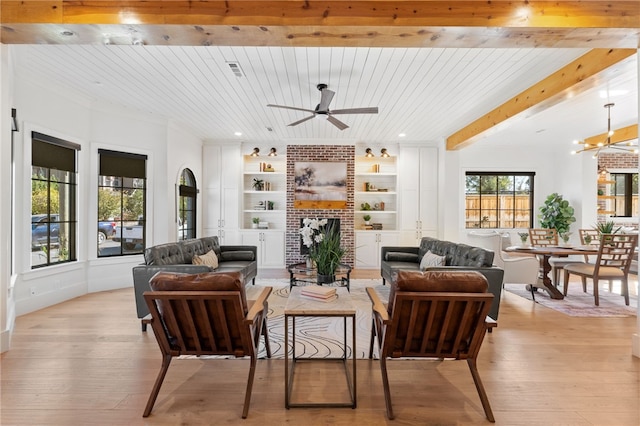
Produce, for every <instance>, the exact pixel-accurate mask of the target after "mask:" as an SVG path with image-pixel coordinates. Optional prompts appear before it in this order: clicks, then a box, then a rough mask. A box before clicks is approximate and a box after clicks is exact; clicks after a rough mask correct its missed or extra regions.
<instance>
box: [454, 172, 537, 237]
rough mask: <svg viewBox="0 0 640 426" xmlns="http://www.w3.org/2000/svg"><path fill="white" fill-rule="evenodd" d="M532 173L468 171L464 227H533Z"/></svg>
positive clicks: (466, 176) (533, 174)
mask: <svg viewBox="0 0 640 426" xmlns="http://www.w3.org/2000/svg"><path fill="white" fill-rule="evenodd" d="M534 176H535V173H533V172H467V173H466V174H465V228H467V229H469V228H506V229H513V228H531V227H533V218H534V214H533V182H534Z"/></svg>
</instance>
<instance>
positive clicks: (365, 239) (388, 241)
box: [356, 231, 399, 269]
mask: <svg viewBox="0 0 640 426" xmlns="http://www.w3.org/2000/svg"><path fill="white" fill-rule="evenodd" d="M398 241H399V233H398V232H372V231H357V232H356V268H362V269H374V268H379V267H380V248H381V247H386V246H396V245H398Z"/></svg>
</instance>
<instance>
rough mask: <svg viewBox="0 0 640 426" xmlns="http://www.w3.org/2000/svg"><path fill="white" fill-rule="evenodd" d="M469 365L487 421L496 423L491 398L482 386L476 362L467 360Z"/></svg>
mask: <svg viewBox="0 0 640 426" xmlns="http://www.w3.org/2000/svg"><path fill="white" fill-rule="evenodd" d="M467 364H468V365H469V370H470V371H471V376H472V377H473V381H474V382H475V384H476V389H477V391H478V396H480V402H482V408H484V414H485V415H486V416H487V420H489V421H490V422H491V423H495V421H496V419H495V418H494V417H493V412H492V411H491V405H490V404H489V397H487V392H486V391H485V390H484V386H483V385H482V380H481V379H480V374H479V373H478V366H477V365H476V360H475V359H471V358H469V359H467Z"/></svg>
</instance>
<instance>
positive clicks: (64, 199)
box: [31, 132, 80, 269]
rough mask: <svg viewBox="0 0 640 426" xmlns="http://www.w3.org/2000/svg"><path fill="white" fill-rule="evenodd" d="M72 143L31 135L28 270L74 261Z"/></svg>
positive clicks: (74, 160) (74, 222) (75, 258)
mask: <svg viewBox="0 0 640 426" xmlns="http://www.w3.org/2000/svg"><path fill="white" fill-rule="evenodd" d="M79 150H80V146H79V145H76V144H74V143H71V142H68V141H65V140H62V139H58V138H54V137H51V136H47V135H43V134H41V133H38V132H32V133H31V268H32V269H33V268H40V267H43V266H48V265H54V264H58V263H65V262H71V261H75V260H77V257H76V234H77V228H78V225H77V222H76V194H77V185H76V180H77V164H76V153H77V151H79Z"/></svg>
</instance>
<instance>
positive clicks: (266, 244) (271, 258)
mask: <svg viewBox="0 0 640 426" xmlns="http://www.w3.org/2000/svg"><path fill="white" fill-rule="evenodd" d="M284 251H285V248H284V231H269V232H262V256H261V257H262V266H263V267H265V268H284V266H285V265H284Z"/></svg>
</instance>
